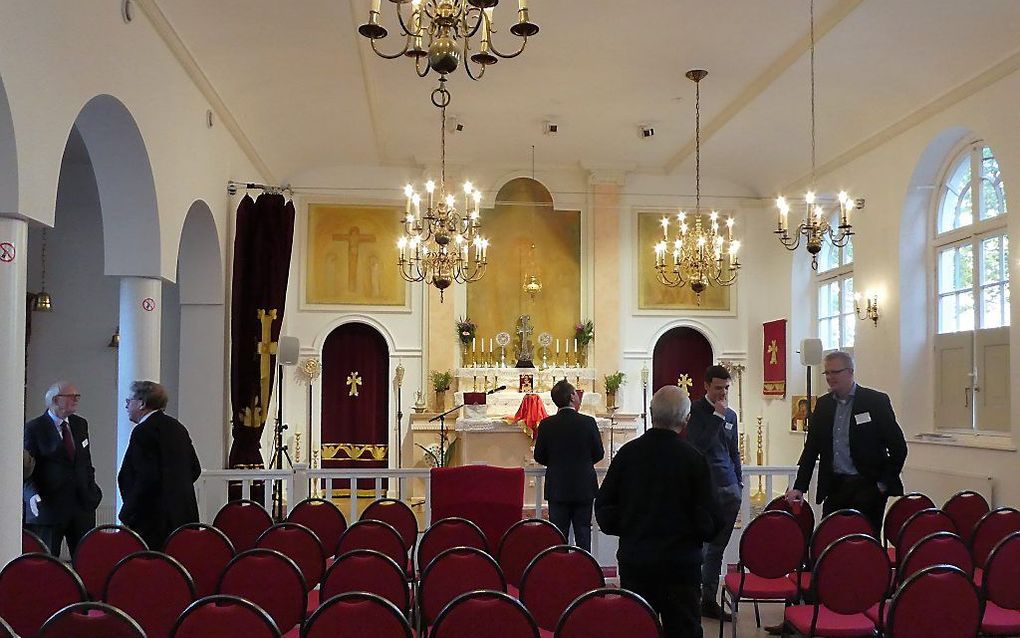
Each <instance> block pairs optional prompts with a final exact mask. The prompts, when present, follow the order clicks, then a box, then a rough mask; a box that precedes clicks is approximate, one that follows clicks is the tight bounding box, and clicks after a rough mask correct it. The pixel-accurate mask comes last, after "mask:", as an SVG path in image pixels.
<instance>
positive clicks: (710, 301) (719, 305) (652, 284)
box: [635, 213, 730, 310]
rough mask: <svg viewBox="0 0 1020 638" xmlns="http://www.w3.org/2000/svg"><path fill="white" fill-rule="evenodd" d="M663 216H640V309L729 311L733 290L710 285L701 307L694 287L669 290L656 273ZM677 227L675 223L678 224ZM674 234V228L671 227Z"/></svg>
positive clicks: (646, 214) (638, 244) (638, 284)
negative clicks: (656, 249)
mask: <svg viewBox="0 0 1020 638" xmlns="http://www.w3.org/2000/svg"><path fill="white" fill-rule="evenodd" d="M662 217H663V214H662V213H638V243H637V246H636V247H635V251H636V252H637V256H638V259H637V262H638V266H637V286H638V308H641V309H643V310H729V309H730V287H727V286H716V285H710V286H709V287H708V289H706V290H705V292H703V293H701V305H700V306H699V305H698V298H697V295H695V294H694V293H693V292H691V288H690V285H685V286H683V287H682V288H669V287H667V286H664V285H662V284H661V283H659V280H658V279H656V272H655V250H654V248H655V244H656V243H658V242H659V241H661V240H662V225H661V224H660V221H659V220H661V219H662ZM674 226H675V224H674ZM671 231H672V228H671Z"/></svg>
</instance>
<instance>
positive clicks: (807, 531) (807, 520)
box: [763, 496, 815, 543]
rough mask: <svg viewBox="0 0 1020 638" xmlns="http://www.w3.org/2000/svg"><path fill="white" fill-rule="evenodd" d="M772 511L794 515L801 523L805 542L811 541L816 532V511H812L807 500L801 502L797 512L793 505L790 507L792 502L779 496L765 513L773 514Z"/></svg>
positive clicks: (766, 508)
mask: <svg viewBox="0 0 1020 638" xmlns="http://www.w3.org/2000/svg"><path fill="white" fill-rule="evenodd" d="M772 510H779V511H780V512H789V513H790V514H793V517H794V518H795V519H797V522H798V523H800V529H801V531H803V532H804V542H805V543H807V542H808V541H809V540H811V534H813V533H814V531H815V511H814V510H813V509H811V504H810V503H808V502H807V500H803V501H801V503H800V507H797V508H796V511H795V510H794V507H793V505H790V501H788V500H786V496H777V497H775V498H774V499H772V502H770V503H769V504H768V505H766V506H765V509H764V510H763V511H766V512H771V511H772Z"/></svg>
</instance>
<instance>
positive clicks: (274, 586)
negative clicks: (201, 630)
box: [216, 549, 308, 633]
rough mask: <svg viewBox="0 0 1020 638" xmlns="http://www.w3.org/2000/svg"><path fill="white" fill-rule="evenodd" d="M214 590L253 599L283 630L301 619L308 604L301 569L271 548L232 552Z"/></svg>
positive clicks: (289, 628) (286, 629)
mask: <svg viewBox="0 0 1020 638" xmlns="http://www.w3.org/2000/svg"><path fill="white" fill-rule="evenodd" d="M216 590H217V593H220V594H229V595H232V596H240V597H241V598H245V599H247V600H250V601H251V602H253V603H255V604H256V605H258V606H259V607H261V608H262V609H264V610H265V611H266V613H268V614H269V616H270V618H272V619H273V622H274V623H275V624H276V626H277V627H278V628H279V629H280V630H281V631H283V632H284V633H286V632H288V631H290V630H291V628H293V627H294V626H295V625H297V624H298V623H300V622H301V621H302V620H303V619H304V617H305V607H306V606H307V605H308V594H307V589H306V588H305V579H304V576H302V575H301V569H300V568H299V567H298V566H297V565H296V564H295V563H294V561H292V560H291V559H289V558H287V557H286V556H284V555H283V554H281V553H280V552H278V551H276V550H272V549H249V550H248V551H246V552H241V553H240V554H238V555H237V556H235V557H234V559H233V560H232V561H230V564H228V565H227V568H226V569H225V570H224V571H223V576H221V577H220V582H219V585H218V586H217V588H216Z"/></svg>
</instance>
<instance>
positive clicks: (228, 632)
mask: <svg viewBox="0 0 1020 638" xmlns="http://www.w3.org/2000/svg"><path fill="white" fill-rule="evenodd" d="M170 636H171V638H211V637H212V636H215V637H216V638H280V630H279V629H278V628H277V627H276V623H274V622H273V619H272V618H271V617H270V616H269V614H267V613H266V612H265V610H263V609H262V608H261V607H259V606H258V605H256V604H255V603H253V602H251V601H248V600H245V599H244V598H240V597H238V596H223V595H214V596H206V597H205V598H199V599H198V600H196V601H195V602H193V603H191V606H190V607H188V608H187V609H185V610H184V613H183V614H181V616H180V618H178V619H177V624H176V625H174V628H173V631H172V632H171V634H170Z"/></svg>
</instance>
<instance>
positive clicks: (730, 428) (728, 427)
mask: <svg viewBox="0 0 1020 638" xmlns="http://www.w3.org/2000/svg"><path fill="white" fill-rule="evenodd" d="M726 429H727V430H732V429H733V424H732V423H730V422H729V421H727V422H726Z"/></svg>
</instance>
